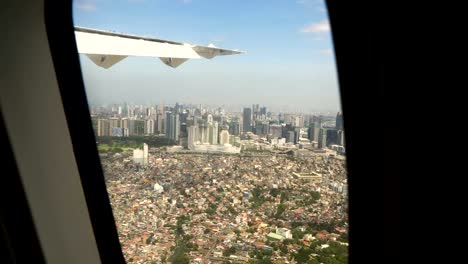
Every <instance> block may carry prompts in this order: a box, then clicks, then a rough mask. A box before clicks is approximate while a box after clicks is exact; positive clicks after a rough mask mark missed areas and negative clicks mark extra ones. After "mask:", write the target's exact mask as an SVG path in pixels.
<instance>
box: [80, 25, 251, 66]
mask: <svg viewBox="0 0 468 264" xmlns="http://www.w3.org/2000/svg"><path fill="white" fill-rule="evenodd" d="M75 37H76V44H77V47H78V52H79V53H81V54H85V55H86V56H88V57H89V58H90V59H91V60H92V61H93V62H94V63H95V64H96V65H98V66H100V67H103V68H105V69H108V68H110V67H112V66H113V65H115V64H116V63H118V62H119V61H121V60H123V59H125V58H126V57H128V56H142V57H158V58H160V60H161V61H162V62H164V63H165V64H166V65H168V66H170V67H173V68H176V67H178V66H179V65H181V64H182V63H184V62H185V61H187V60H189V59H202V58H204V59H212V58H214V57H216V56H222V55H233V54H241V53H244V52H243V51H239V50H228V49H220V48H218V47H215V46H214V45H213V44H210V45H208V46H200V45H192V44H188V43H181V42H175V41H169V40H162V39H156V38H149V37H142V36H135V35H128V34H122V33H115V32H109V31H103V30H96V29H90V28H82V27H75Z"/></svg>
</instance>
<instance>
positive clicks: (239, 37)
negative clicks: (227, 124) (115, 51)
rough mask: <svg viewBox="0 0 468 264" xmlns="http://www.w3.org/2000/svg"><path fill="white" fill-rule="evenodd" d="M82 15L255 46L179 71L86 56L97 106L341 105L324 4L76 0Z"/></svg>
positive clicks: (148, 32) (136, 30)
mask: <svg viewBox="0 0 468 264" xmlns="http://www.w3.org/2000/svg"><path fill="white" fill-rule="evenodd" d="M73 12H74V21H75V25H77V26H83V27H91V28H97V29H103V30H113V31H117V32H123V33H129V34H136V35H145V36H151V37H155V38H161V39H168V40H173V41H180V42H187V43H192V44H200V45H207V44H209V43H213V44H215V45H216V46H218V47H222V48H228V49H240V50H243V51H246V54H242V55H233V56H221V57H216V58H214V59H213V60H204V59H203V60H189V61H188V62H186V63H184V64H182V65H181V66H180V67H178V68H176V69H173V68H170V67H168V66H166V65H164V64H163V63H162V62H160V61H159V60H158V59H155V58H137V57H132V58H127V59H125V60H123V61H122V62H119V63H118V64H116V65H115V66H113V67H112V68H110V69H108V70H105V69H101V68H99V67H97V66H95V65H94V64H93V63H92V62H91V61H90V60H89V59H88V58H86V57H85V56H81V61H82V70H83V74H84V79H85V84H86V89H87V93H88V98H89V101H90V102H91V103H95V104H100V103H116V102H123V101H126V102H134V103H159V102H161V101H163V100H164V102H166V103H167V104H172V103H175V102H179V103H181V102H182V103H204V104H213V105H218V104H219V105H232V106H236V107H237V106H239V107H241V106H248V105H251V104H253V103H258V104H261V105H266V106H268V107H269V108H270V109H276V110H302V111H322V112H323V111H331V112H336V111H339V109H340V106H339V105H340V104H339V92H338V84H337V76H336V70H335V60H334V55H333V52H332V50H333V43H332V41H331V35H330V28H329V25H328V16H327V13H326V11H325V5H324V2H323V1H322V0H270V1H266V0H263V1H260V0H248V1H239V0H237V1H234V0H217V1H212V0H114V1H111V0H75V2H74V10H73Z"/></svg>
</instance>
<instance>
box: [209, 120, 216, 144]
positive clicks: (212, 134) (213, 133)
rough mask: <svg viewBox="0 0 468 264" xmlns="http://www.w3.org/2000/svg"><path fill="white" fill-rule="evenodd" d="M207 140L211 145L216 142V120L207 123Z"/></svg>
mask: <svg viewBox="0 0 468 264" xmlns="http://www.w3.org/2000/svg"><path fill="white" fill-rule="evenodd" d="M208 142H209V143H210V144H211V145H217V144H218V122H214V123H208Z"/></svg>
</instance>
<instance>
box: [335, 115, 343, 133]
mask: <svg viewBox="0 0 468 264" xmlns="http://www.w3.org/2000/svg"><path fill="white" fill-rule="evenodd" d="M335 126H336V130H343V114H342V113H341V112H338V113H337V114H336V125H335Z"/></svg>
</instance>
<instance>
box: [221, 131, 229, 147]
mask: <svg viewBox="0 0 468 264" xmlns="http://www.w3.org/2000/svg"><path fill="white" fill-rule="evenodd" d="M219 137H220V142H219V144H221V145H225V144H229V132H228V131H227V130H221V133H220V135H219Z"/></svg>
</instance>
